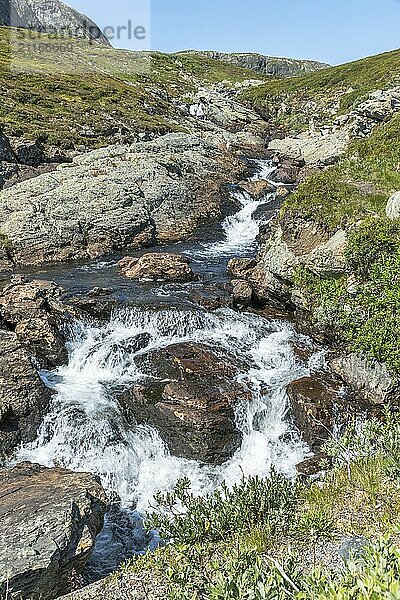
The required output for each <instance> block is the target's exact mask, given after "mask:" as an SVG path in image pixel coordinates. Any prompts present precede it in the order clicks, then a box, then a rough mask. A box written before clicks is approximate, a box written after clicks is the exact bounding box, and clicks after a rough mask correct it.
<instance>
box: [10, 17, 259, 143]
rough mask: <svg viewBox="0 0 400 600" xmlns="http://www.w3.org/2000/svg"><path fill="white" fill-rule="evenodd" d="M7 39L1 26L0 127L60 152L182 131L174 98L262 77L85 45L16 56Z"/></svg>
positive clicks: (194, 59)
mask: <svg viewBox="0 0 400 600" xmlns="http://www.w3.org/2000/svg"><path fill="white" fill-rule="evenodd" d="M10 34H11V30H10V29H8V28H5V27H2V28H0V127H2V128H3V129H4V131H5V133H6V134H9V135H17V136H18V135H24V136H26V137H28V138H30V139H35V140H36V139H39V140H41V141H46V142H47V143H48V144H51V145H55V146H60V147H62V148H72V147H73V146H76V145H84V146H86V147H88V148H96V147H99V146H103V145H107V144H109V143H112V141H113V138H114V140H116V141H118V140H127V141H129V140H131V139H132V138H134V136H135V134H136V133H137V132H146V131H155V132H161V133H162V132H167V131H175V130H182V128H184V125H182V123H181V120H180V119H179V115H178V114H177V109H176V106H175V104H174V100H178V99H180V98H184V97H185V95H187V94H188V93H190V92H193V91H197V89H198V88H199V87H200V86H201V85H206V84H212V83H216V82H220V81H228V82H232V83H233V82H238V81H239V82H240V81H244V80H246V79H257V78H258V79H262V77H261V76H260V75H257V74H256V73H254V72H253V71H248V70H246V69H242V68H240V67H236V66H235V65H231V64H228V63H223V62H219V61H216V60H213V59H210V58H206V57H199V56H190V55H188V56H181V55H180V56H179V57H178V56H174V55H165V54H161V53H158V52H151V53H145V52H142V53H134V52H129V51H125V50H115V49H113V48H110V47H106V46H97V45H94V44H93V45H91V44H88V43H87V42H85V41H83V40H80V41H78V40H74V42H73V44H72V45H71V48H72V49H69V48H67V47H65V48H64V49H63V50H62V51H57V52H54V53H52V52H43V53H37V54H35V53H33V54H32V53H30V52H29V51H26V52H24V51H21V52H20V51H19V52H17V53H13V52H12V50H10ZM42 39H43V40H44V41H46V37H45V36H42Z"/></svg>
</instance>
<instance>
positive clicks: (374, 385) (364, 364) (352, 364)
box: [329, 353, 400, 405]
mask: <svg viewBox="0 0 400 600" xmlns="http://www.w3.org/2000/svg"><path fill="white" fill-rule="evenodd" d="M329 364H330V366H331V368H332V370H333V371H334V372H335V373H336V374H337V375H338V376H339V377H340V378H341V379H342V380H343V381H344V382H345V383H347V384H348V385H350V386H351V387H352V388H353V389H354V390H356V391H357V392H358V393H359V394H360V396H361V397H362V398H364V399H365V400H366V401H367V402H370V403H371V404H376V405H385V404H388V403H393V402H394V403H396V404H398V403H399V402H400V387H399V385H398V384H397V383H396V382H395V381H394V380H393V378H392V377H391V375H390V373H389V372H388V370H387V368H386V367H385V365H383V364H381V363H378V362H377V361H376V360H374V359H368V358H366V357H365V356H364V355H362V354H358V353H351V354H348V355H343V356H338V357H336V358H334V359H332V360H331V361H330V363H329Z"/></svg>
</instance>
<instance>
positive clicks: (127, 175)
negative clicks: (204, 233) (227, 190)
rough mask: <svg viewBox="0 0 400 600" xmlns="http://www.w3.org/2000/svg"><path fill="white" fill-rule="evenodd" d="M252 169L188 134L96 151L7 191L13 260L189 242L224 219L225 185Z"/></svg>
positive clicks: (5, 223)
mask: <svg viewBox="0 0 400 600" xmlns="http://www.w3.org/2000/svg"><path fill="white" fill-rule="evenodd" d="M244 170H245V165H243V164H240V163H239V161H238V160H236V159H232V158H231V157H229V156H228V154H227V152H226V150H225V151H224V150H222V149H221V148H220V147H218V146H216V145H213V144H212V143H208V142H206V141H205V140H202V139H200V138H199V137H195V136H190V135H187V134H168V135H165V136H162V137H159V138H157V139H156V140H154V141H149V142H143V143H136V144H133V145H132V146H110V147H108V148H102V149H100V150H95V151H93V152H89V153H88V154H85V155H81V156H79V157H76V158H75V159H74V161H73V163H71V164H65V165H60V166H59V167H58V169H57V170H56V171H55V172H53V173H51V174H50V173H48V174H43V175H40V176H38V177H35V178H33V179H30V180H28V181H24V182H21V183H18V184H16V185H15V186H13V187H11V188H9V189H6V190H3V191H2V192H0V223H1V227H0V232H1V234H2V235H3V236H5V238H6V239H7V254H8V258H9V260H10V261H11V262H12V263H13V264H14V265H36V264H43V263H46V262H51V261H67V260H73V259H87V258H90V257H95V256H101V255H103V254H105V253H107V252H110V251H112V250H121V249H126V248H138V247H142V246H146V245H149V244H154V243H157V242H167V241H170V242H171V241H178V240H181V239H183V238H185V237H187V236H188V235H190V234H191V233H192V232H193V231H194V230H195V228H196V227H197V226H199V225H201V224H204V223H206V222H211V221H215V220H217V219H219V218H220V217H221V215H222V213H221V210H222V209H221V201H222V196H223V194H221V185H222V184H223V183H227V182H228V181H229V182H232V180H234V179H235V177H236V175H238V174H239V173H241V172H244Z"/></svg>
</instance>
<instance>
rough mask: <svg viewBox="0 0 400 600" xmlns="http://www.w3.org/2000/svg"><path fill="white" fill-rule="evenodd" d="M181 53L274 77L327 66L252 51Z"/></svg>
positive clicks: (292, 74) (299, 73)
mask: <svg viewBox="0 0 400 600" xmlns="http://www.w3.org/2000/svg"><path fill="white" fill-rule="evenodd" d="M181 54H183V55H185V54H194V55H200V56H207V57H209V58H213V59H215V60H222V61H224V62H229V63H232V64H235V65H237V66H239V67H243V68H245V69H251V70H253V71H257V73H263V74H265V75H274V76H275V77H294V76H296V75H304V74H306V73H311V72H313V71H316V70H318V69H325V68H326V67H328V66H329V65H327V64H325V63H320V62H317V61H314V60H297V59H293V58H275V57H272V56H265V55H263V54H257V53H253V52H239V53H236V52H235V53H232V54H230V53H227V52H216V51H214V50H209V51H203V50H201V51H200V50H188V51H187V52H182V53H181Z"/></svg>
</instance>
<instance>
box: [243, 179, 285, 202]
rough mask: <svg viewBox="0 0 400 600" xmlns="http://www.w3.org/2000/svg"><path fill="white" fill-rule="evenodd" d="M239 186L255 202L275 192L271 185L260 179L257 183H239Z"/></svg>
mask: <svg viewBox="0 0 400 600" xmlns="http://www.w3.org/2000/svg"><path fill="white" fill-rule="evenodd" d="M239 186H240V188H241V189H242V190H244V191H245V192H247V193H248V194H250V196H252V197H253V198H254V199H255V200H260V199H261V198H263V197H264V196H266V195H267V194H273V193H274V192H275V190H276V187H275V186H274V185H272V183H270V182H269V181H265V180H264V179H260V180H259V181H241V182H240V184H239Z"/></svg>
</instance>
